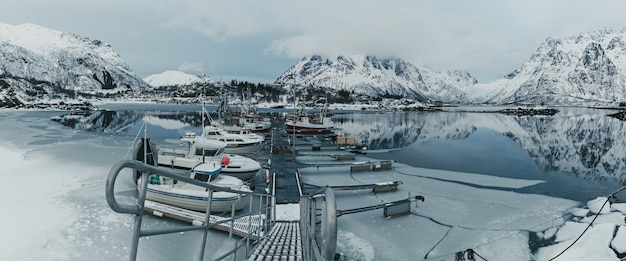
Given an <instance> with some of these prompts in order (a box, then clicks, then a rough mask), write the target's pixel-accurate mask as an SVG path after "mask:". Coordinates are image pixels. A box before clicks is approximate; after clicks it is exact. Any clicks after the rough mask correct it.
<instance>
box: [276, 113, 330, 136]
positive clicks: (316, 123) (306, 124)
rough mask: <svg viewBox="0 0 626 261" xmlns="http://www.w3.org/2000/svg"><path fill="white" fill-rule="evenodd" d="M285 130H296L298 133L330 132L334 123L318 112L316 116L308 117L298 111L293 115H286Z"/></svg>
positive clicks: (308, 115)
mask: <svg viewBox="0 0 626 261" xmlns="http://www.w3.org/2000/svg"><path fill="white" fill-rule="evenodd" d="M285 129H286V130H287V131H290V130H298V131H300V132H307V131H310V132H332V131H333V129H334V123H333V121H332V119H331V118H330V117H327V116H325V115H324V113H322V112H320V113H319V114H316V115H310V114H306V113H304V111H303V110H300V111H299V112H298V113H297V114H295V115H288V117H287V119H286V121H285Z"/></svg>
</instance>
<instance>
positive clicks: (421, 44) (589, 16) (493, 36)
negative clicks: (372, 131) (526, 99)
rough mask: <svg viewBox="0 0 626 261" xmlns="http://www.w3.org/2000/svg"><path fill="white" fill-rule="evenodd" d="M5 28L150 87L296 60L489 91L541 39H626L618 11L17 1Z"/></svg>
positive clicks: (281, 1)
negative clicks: (115, 62) (94, 56)
mask: <svg viewBox="0 0 626 261" xmlns="http://www.w3.org/2000/svg"><path fill="white" fill-rule="evenodd" d="M2 9H3V15H2V17H1V18H0V22H3V23H7V24H12V25H17V24H22V23H35V24H38V25H41V26H44V27H48V28H51V29H55V30H60V31H64V32H70V33H74V34H78V35H81V36H85V37H89V38H91V39H98V40H101V41H103V42H107V43H109V44H111V45H112V47H113V48H114V49H115V50H116V51H117V52H118V53H119V54H120V56H121V57H122V59H124V60H125V61H126V62H127V63H128V64H129V65H130V66H131V68H133V70H134V71H135V73H136V74H137V75H138V76H139V77H141V78H144V77H146V76H149V75H152V74H157V73H161V72H164V71H166V70H180V71H183V72H186V73H190V74H206V75H208V76H210V77H211V78H213V79H214V80H220V79H223V80H230V79H233V78H236V79H238V80H247V81H252V82H273V81H274V80H275V79H276V78H278V77H279V76H280V75H281V74H282V73H283V72H285V71H286V70H287V69H288V68H289V67H290V66H291V65H293V64H295V63H296V62H297V61H298V60H299V59H300V58H302V57H303V56H308V55H313V54H320V55H324V56H330V57H333V56H337V55H341V54H345V55H351V54H370V55H375V56H378V57H396V58H401V59H404V60H406V61H408V62H411V63H414V64H416V65H418V66H426V67H428V68H430V69H432V70H435V71H440V70H464V71H467V72H469V73H470V74H471V75H472V76H474V77H476V78H477V79H478V80H479V81H480V82H487V81H491V80H494V79H497V78H500V77H501V76H503V75H505V74H508V73H510V72H512V71H513V70H515V69H518V68H519V67H520V66H521V64H522V63H523V62H524V61H526V60H527V59H528V58H530V55H531V54H532V53H533V52H534V51H535V50H536V49H537V47H539V44H540V43H541V42H543V41H544V40H545V39H546V38H547V37H548V36H554V37H563V38H564V37H568V36H572V35H578V34H580V33H584V32H588V31H592V30H597V29H600V28H602V27H610V28H613V29H615V30H622V29H623V28H626V21H625V20H624V19H623V10H626V1H621V0H598V1H583V0H551V1H544V0H529V1H497V0H488V1H478V0H472V1H460V0H458V1H452V0H447V1H426V0H417V1H414V0H399V1H392V2H387V1H371V2H368V1H358V0H345V1H329V0H319V1H309V2H302V1H288V0H276V1H254V0H248V1H240V0H234V1H206V0H179V1H164V0H151V1H147V0H133V1H122V0H104V1H76V0H56V1H43V0H22V1H11V2H7V3H3V8H2Z"/></svg>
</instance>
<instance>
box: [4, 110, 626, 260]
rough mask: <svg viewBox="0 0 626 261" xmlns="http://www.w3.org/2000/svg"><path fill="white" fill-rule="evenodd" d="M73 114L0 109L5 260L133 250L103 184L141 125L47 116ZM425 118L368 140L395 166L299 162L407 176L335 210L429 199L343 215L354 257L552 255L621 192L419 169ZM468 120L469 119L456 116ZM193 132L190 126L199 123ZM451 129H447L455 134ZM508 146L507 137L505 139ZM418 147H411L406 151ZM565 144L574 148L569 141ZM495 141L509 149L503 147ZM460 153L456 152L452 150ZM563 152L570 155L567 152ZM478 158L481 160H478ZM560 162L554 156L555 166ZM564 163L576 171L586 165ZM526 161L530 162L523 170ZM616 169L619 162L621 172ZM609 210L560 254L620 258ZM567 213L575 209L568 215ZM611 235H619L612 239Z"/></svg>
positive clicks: (183, 254)
mask: <svg viewBox="0 0 626 261" xmlns="http://www.w3.org/2000/svg"><path fill="white" fill-rule="evenodd" d="M66 113H67V112H19V111H0V121H1V122H2V127H0V156H2V158H3V164H1V165H0V174H1V175H2V177H4V178H5V180H9V181H11V182H10V184H7V185H5V186H4V188H3V190H0V191H1V192H0V196H1V198H2V199H1V200H0V202H1V205H2V207H3V215H0V221H3V222H2V224H3V233H2V235H1V236H0V241H1V243H2V245H3V251H0V260H124V259H126V258H127V257H128V254H129V249H128V248H127V246H128V245H129V244H130V236H131V227H132V220H133V218H132V217H131V216H128V215H121V214H117V213H114V212H113V211H112V210H110V209H109V207H108V205H107V204H106V200H105V198H104V186H105V181H106V176H107V174H108V172H109V169H110V168H111V166H112V165H113V164H114V163H115V162H117V161H119V160H121V159H123V158H124V157H125V156H126V153H127V150H128V148H129V146H130V144H131V143H132V140H133V138H134V135H135V134H136V133H133V129H135V128H136V126H135V125H133V124H131V125H129V126H127V127H126V129H127V130H126V132H125V134H120V133H115V132H106V131H105V132H102V131H85V130H81V129H74V128H69V127H66V126H63V125H61V124H59V123H56V122H53V121H51V120H50V119H51V117H53V116H58V115H63V114H66ZM341 117H343V118H344V119H345V118H349V119H350V120H351V121H352V122H354V121H358V120H360V118H359V117H368V116H354V117H353V116H347V115H346V116H341ZM341 117H339V118H341ZM430 117H434V116H432V114H429V115H428V116H425V117H423V118H425V119H426V120H425V122H423V124H422V125H419V126H421V127H419V128H416V127H415V126H414V125H412V126H408V127H407V126H406V121H405V123H400V124H399V126H400V127H402V126H403V124H404V126H405V127H406V129H409V130H411V129H412V130H415V131H417V130H418V129H419V132H420V133H421V136H419V135H416V136H415V137H416V138H414V139H413V138H408V139H409V140H410V141H411V142H406V143H404V144H402V145H400V146H387V147H386V146H383V145H382V144H388V142H384V141H383V140H385V138H384V136H383V135H384V134H389V133H391V134H392V133H394V132H391V131H384V130H389V129H384V128H383V126H382V125H381V130H382V132H381V135H380V136H376V137H375V138H374V141H372V144H374V145H376V144H378V149H384V150H388V149H391V151H390V152H385V153H381V154H375V153H370V154H368V157H370V156H371V157H374V158H388V157H396V158H397V159H396V160H398V161H399V163H397V164H396V165H395V167H394V169H392V170H388V171H377V172H362V173H352V174H351V173H350V171H349V168H348V167H346V166H335V167H320V168H316V167H307V168H303V169H302V174H303V181H304V182H306V183H310V184H316V185H356V184H370V183H376V182H387V181H394V180H400V181H402V182H403V185H401V186H400V187H399V190H398V191H395V192H387V193H379V194H374V193H372V192H371V191H357V192H337V204H338V208H339V209H350V208H355V207H360V206H368V205H372V204H380V203H384V202H390V201H395V200H401V199H404V198H407V197H408V196H409V194H410V195H413V196H415V195H422V196H424V197H425V198H426V200H425V201H424V202H418V203H417V204H413V205H412V207H411V214H409V215H404V216H399V217H394V218H385V217H384V216H383V214H382V210H374V211H369V212H362V213H357V214H350V215H344V216H341V217H339V218H338V228H339V230H338V249H337V251H338V252H340V253H342V255H344V256H346V257H347V258H349V260H351V259H359V260H454V254H455V253H456V252H458V251H464V250H466V249H473V250H475V251H476V253H478V254H480V256H482V257H484V258H485V259H487V260H548V259H550V258H552V257H554V256H556V254H558V253H559V252H560V251H561V250H563V249H564V248H565V247H566V246H567V245H568V244H570V243H571V242H572V241H573V240H574V239H575V236H577V235H579V234H580V232H581V228H582V229H584V228H585V227H586V224H588V223H590V222H591V219H592V218H593V217H594V213H593V211H592V210H593V209H596V211H597V209H599V207H597V203H593V202H592V203H589V202H587V201H588V200H592V199H595V198H596V197H601V196H606V195H607V194H608V193H610V192H611V191H613V190H614V189H615V188H617V187H619V185H617V184H618V183H616V182H613V183H602V182H605V181H606V180H607V179H606V178H604V179H600V180H589V179H587V181H588V182H587V183H588V186H591V187H595V186H600V185H601V184H612V185H611V187H610V188H605V189H602V190H596V189H595V188H594V189H588V190H587V192H586V193H587V194H586V195H584V197H583V196H580V199H577V198H575V197H573V196H568V194H567V193H557V195H553V194H551V193H537V191H540V190H531V189H530V188H537V187H540V186H542V184H546V183H550V182H555V179H556V180H567V179H572V177H571V176H567V175H561V176H559V175H554V176H556V177H567V178H560V179H557V178H554V179H552V178H550V177H545V176H542V175H539V174H537V173H536V172H535V173H532V175H528V176H526V177H522V176H519V175H516V176H510V175H508V174H500V175H496V174H497V173H496V174H494V172H498V170H500V169H502V168H505V167H506V164H505V166H504V167H500V168H492V169H488V170H486V171H484V172H482V173H481V171H478V170H476V171H459V170H460V169H459V168H461V167H459V166H455V165H454V164H452V163H451V167H450V169H444V168H440V169H435V168H432V166H431V167H429V168H425V167H419V166H418V165H419V164H417V163H416V162H415V161H412V160H407V158H406V157H407V156H404V157H405V158H402V156H401V155H400V153H402V152H405V153H406V152H411V151H413V152H416V151H417V152H419V153H422V154H424V153H425V152H424V151H420V149H422V147H419V144H425V145H424V146H428V143H429V142H430V143H434V142H436V143H439V144H441V143H442V140H440V141H437V140H436V139H441V137H442V136H443V135H444V134H443V133H442V131H439V132H436V131H435V130H434V129H436V128H437V127H441V126H442V124H439V125H436V124H432V122H429V121H430V120H432V119H430ZM489 117H493V118H487V119H486V120H485V119H484V118H475V119H473V125H472V126H474V127H475V126H476V125H477V124H478V125H479V126H481V127H479V128H486V125H489V124H491V125H494V124H495V123H494V122H500V123H501V124H504V123H502V122H505V123H506V124H511V123H510V122H509V121H511V119H510V118H507V117H499V116H489ZM570 117H572V116H571V115H570ZM576 117H579V118H580V119H581V121H582V122H583V123H585V122H586V120H585V119H587V118H590V119H593V121H594V122H595V124H596V125H600V126H601V127H603V126H605V125H603V124H605V123H602V122H599V121H598V120H597V118H593V117H591V116H576ZM461 118H463V117H459V119H461ZM465 118H470V119H471V118H472V116H471V115H470V116H468V115H465ZM139 119H140V120H143V121H146V122H152V123H153V124H154V125H158V126H160V127H159V128H161V129H160V130H158V131H157V135H158V136H159V137H158V138H159V139H161V141H163V142H165V141H166V140H167V139H175V138H176V137H177V136H176V135H177V134H178V133H179V131H180V128H181V126H182V128H185V127H186V126H185V125H184V122H183V123H181V121H177V120H175V119H174V118H164V117H153V116H140V117H139ZM553 121H554V120H553ZM606 121H609V120H608V119H607V120H606ZM507 122H508V123H507ZM518 122H519V121H518ZM375 123H376V122H375ZM375 123H374V125H375ZM465 123H467V122H465ZM465 123H464V121H461V120H459V121H455V122H449V123H448V124H452V125H454V126H455V127H456V129H457V130H459V131H458V132H457V134H459V133H463V131H462V130H463V129H464V128H466V127H464V124H465ZM522 123H523V124H521V125H519V124H518V125H516V126H517V127H513V128H508V129H507V131H508V132H510V133H511V134H510V135H513V136H515V139H514V140H516V141H518V143H517V144H530V143H526V142H527V141H530V140H533V139H535V137H534V136H533V135H532V134H528V133H529V132H528V131H526V132H523V131H522V130H523V129H524V128H523V127H520V126H526V125H524V124H526V123H527V122H526V123H524V122H522ZM136 124H138V123H136ZM384 124H388V122H384ZM533 124H534V123H533ZM554 124H561V125H563V124H564V123H560V122H557V123H554ZM611 124H614V125H606V127H607V128H610V130H609V131H606V132H607V137H611V139H612V140H611V142H615V143H617V142H620V141H622V140H620V139H621V137H619V138H617V137H613V136H618V135H620V133H621V131H622V128H623V124H622V123H611ZM341 125H342V127H343V129H344V130H345V131H349V132H351V134H353V135H355V136H358V135H361V132H359V129H356V127H354V128H352V129H351V125H350V124H349V122H348V121H346V122H344V123H341ZM432 125H435V126H433V127H432V128H433V130H430V129H429V128H430V127H428V126H432ZM444 126H447V125H445V124H444ZM497 126H502V125H497ZM616 126H617V127H616ZM189 127H191V128H193V125H189ZM392 127H393V126H390V127H389V128H392ZM563 127H564V128H565V127H566V126H563ZM395 128H396V129H397V128H399V127H398V126H396V127H395ZM516 128H517V129H516ZM439 129H441V128H439ZM470 129H471V127H470ZM475 129H476V128H475ZM496 129H497V128H496ZM535 130H536V129H535ZM483 131H485V132H486V133H487V136H488V135H493V133H491V132H495V131H494V128H491V129H489V130H483ZM540 131H544V129H540ZM531 132H532V131H531ZM371 133H372V132H371V129H370V134H368V135H370V136H371V135H372V134H371ZM498 133H499V132H498ZM435 134H437V135H435ZM483 134H484V133H483ZM411 135H413V134H407V135H405V136H403V137H402V138H401V139H407V137H408V136H411ZM446 135H451V134H450V132H448V134H446ZM471 135H478V136H476V137H473V138H472V139H460V140H459V142H460V141H462V142H478V143H480V142H482V139H486V138H485V135H482V136H481V132H480V131H479V132H472V134H470V136H471ZM461 136H463V135H461ZM426 137H430V138H426ZM466 137H467V136H466ZM544 137H545V135H544ZM557 137H562V135H553V136H551V138H550V137H545V138H544V139H543V140H542V142H553V141H555V140H557V139H559V138H557ZM602 137H604V136H602ZM481 138H482V139H481ZM391 140H392V141H393V139H391ZM396 140H398V138H396ZM600 140H604V139H603V138H601V139H600ZM376 142H379V143H376ZM450 142H451V141H450ZM502 142H505V143H506V142H509V141H507V140H502V141H500V143H502ZM413 144H417V145H413ZM541 144H543V143H541V142H540V143H539V145H537V146H538V147H537V148H534V149H536V151H533V152H532V153H530V154H524V153H522V152H520V151H517V150H513V153H512V154H511V153H509V154H508V155H517V154H518V153H520V154H522V156H525V157H523V158H522V157H517V156H515V157H512V158H513V160H512V162H516V159H518V158H521V160H523V161H530V162H536V161H535V160H534V158H533V157H535V156H536V155H535V154H536V153H535V152H537V151H543V147H541V146H543V145H541ZM572 144H576V142H572ZM621 144H623V143H621ZM504 145H505V146H504V148H513V147H514V146H513V145H514V144H504ZM411 146H416V148H415V149H411ZM454 146H458V144H457V145H454ZM507 146H509V147H507ZM529 146H530V145H529ZM567 146H569V145H564V147H567ZM607 146H608V145H607ZM374 147H376V146H374ZM493 147H494V149H496V148H500V149H502V147H498V146H493ZM622 147H623V146H622ZM433 148H434V147H433ZM457 148H458V147H457ZM607 148H608V149H607V150H606V151H608V152H607V153H608V154H611V153H613V154H615V155H610V157H613V158H619V157H622V158H623V154H622V155H619V154H618V150H617V148H614V147H613V146H609V147H607ZM458 151H459V149H457V150H455V151H451V153H458ZM506 151H507V150H505V152H506ZM508 151H511V150H508ZM579 151H581V150H580V149H579ZM417 152H416V153H417ZM394 153H396V154H394ZM437 153H441V152H434V153H433V154H432V155H434V156H433V157H435V158H436V157H441V156H438V155H439V154H437ZM497 153H503V152H502V151H497ZM561 153H564V154H567V153H569V152H568V151H567V150H561ZM607 153H605V154H607ZM405 155H406V154H405ZM416 155H417V154H416ZM441 155H444V154H441ZM529 155H530V156H529ZM559 155H560V154H559ZM603 155H604V154H603ZM476 157H477V158H478V159H479V160H484V159H480V156H478V155H477V156H476ZM608 157H609V156H606V158H608ZM408 159H410V157H409V158H408ZM563 159H564V158H559V159H556V161H555V162H558V161H559V160H561V161H563ZM434 160H441V159H433V161H434ZM303 161H308V162H309V163H312V162H315V161H316V159H311V158H308V159H307V158H304V159H303ZM429 162H430V161H429ZM560 163H561V164H566V165H568V166H570V167H572V168H576V167H579V166H580V165H585V164H586V163H575V162H574V163H571V162H570V163H566V162H560ZM440 165H443V164H440ZM537 165H539V166H541V164H537ZM520 166H521V165H520ZM519 168H520V169H530V168H529V167H526V166H522V167H519ZM536 168H537V169H543V167H536ZM620 168H621V167H620ZM619 170H620V169H619V168H618V172H619ZM468 172H473V173H468ZM595 173H596V175H598V176H603V175H605V174H604V172H601V171H597V172H595ZM621 175H623V173H622V174H621ZM607 176H608V175H607ZM602 180H604V181H602ZM582 183H584V182H581V181H580V180H577V183H576V184H578V185H576V186H581V185H580V184H582ZM598 184H600V185H598ZM133 185H134V184H133V183H132V181H130V180H128V181H127V182H126V183H125V186H124V184H122V187H121V188H120V189H121V190H120V191H119V193H120V194H121V195H128V196H132V195H133V192H134V186H133ZM551 186H552V185H551ZM548 188H550V187H548ZM607 191H608V192H607ZM583 198H584V199H583ZM600 202H603V201H602V200H600ZM588 206H590V207H588ZM591 206H592V207H591ZM590 209H591V210H590ZM585 210H586V211H585ZM576 211H578V212H576ZM603 211H606V213H603V212H602V211H600V212H601V213H602V214H601V215H600V216H599V217H598V218H597V220H596V221H595V222H594V226H593V227H592V228H591V229H589V231H588V232H587V233H586V234H585V236H584V237H582V238H581V240H579V241H578V242H577V243H576V245H575V246H574V247H572V248H571V250H568V251H567V252H566V253H565V254H563V255H562V256H560V257H559V258H558V259H557V260H619V258H618V257H617V255H616V254H615V253H614V251H613V250H611V248H610V247H613V249H622V251H625V250H626V246H623V243H621V242H625V241H626V240H624V239H623V238H624V237H626V235H625V234H626V230H625V229H623V227H624V214H623V211H624V207H623V205H620V204H610V205H609V206H605V207H604V208H603ZM570 213H576V215H569V214H570ZM581 213H583V214H581ZM563 217H565V219H564V218H563ZM149 223H150V225H151V226H179V225H183V224H182V223H179V222H176V221H171V220H167V219H159V218H149ZM614 232H617V233H616V234H615V235H616V239H615V240H614V239H613V236H614V235H613V234H614ZM198 234H199V233H192V232H187V233H181V234H173V235H168V236H165V237H150V238H148V239H142V241H141V243H140V252H139V254H140V255H139V259H140V260H175V259H187V258H191V257H190V256H189V255H192V254H190V253H197V251H196V247H197V246H198V245H199V242H198V239H199V237H198ZM544 239H545V240H544ZM209 241H210V243H209V244H210V245H211V246H212V247H211V249H213V251H209V252H211V253H213V254H214V256H217V255H219V254H220V251H222V250H223V249H230V247H231V246H232V242H234V241H233V240H229V239H228V235H227V234H226V233H223V232H217V231H216V232H212V233H211V235H210V239H209ZM533 242H539V243H541V242H548V243H546V244H549V245H550V246H547V247H540V246H536V245H533Z"/></svg>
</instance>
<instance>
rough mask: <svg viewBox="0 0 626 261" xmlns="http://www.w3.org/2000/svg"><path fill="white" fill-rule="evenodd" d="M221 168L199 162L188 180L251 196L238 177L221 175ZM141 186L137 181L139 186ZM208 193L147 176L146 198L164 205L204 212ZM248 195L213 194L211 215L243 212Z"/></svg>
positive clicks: (180, 183) (195, 187) (220, 192)
mask: <svg viewBox="0 0 626 261" xmlns="http://www.w3.org/2000/svg"><path fill="white" fill-rule="evenodd" d="M221 169H222V167H221V166H220V164H215V163H200V164H198V165H196V166H195V167H194V168H193V169H192V170H191V174H190V177H191V178H192V179H195V180H199V181H202V182H206V183H208V184H211V185H214V186H218V187H223V188H228V189H230V190H236V191H241V192H247V193H250V192H252V190H251V189H250V188H249V187H248V186H247V185H245V184H244V183H243V181H241V180H240V179H238V178H235V177H231V176H225V175H220V174H219V173H220V171H221ZM140 185H141V182H139V184H138V186H140ZM208 197H209V192H208V191H207V189H206V188H204V187H201V186H197V185H194V184H189V183H185V182H181V181H176V180H173V179H170V178H166V177H163V176H158V175H151V176H150V177H148V185H147V193H146V199H148V200H152V201H155V202H160V203H163V204H167V205H171V206H176V207H181V208H186V209H190V210H195V211H202V212H205V211H206V208H207V206H208V200H209V198H208ZM248 197H249V194H239V193H234V192H225V191H214V192H213V195H212V197H211V212H227V211H231V209H232V207H233V206H234V208H235V210H240V209H242V208H243V207H244V206H245V205H246V204H247V202H248V200H246V199H247V198H248Z"/></svg>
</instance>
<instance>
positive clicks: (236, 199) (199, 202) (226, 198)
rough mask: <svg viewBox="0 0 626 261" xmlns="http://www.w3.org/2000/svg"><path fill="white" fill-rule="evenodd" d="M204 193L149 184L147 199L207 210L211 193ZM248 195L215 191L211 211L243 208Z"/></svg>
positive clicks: (197, 209)
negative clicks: (176, 190) (184, 192)
mask: <svg viewBox="0 0 626 261" xmlns="http://www.w3.org/2000/svg"><path fill="white" fill-rule="evenodd" d="M203 194H204V195H190V194H183V193H178V192H174V191H172V190H170V189H167V188H164V186H163V185H148V191H147V193H146V199H148V200H152V201H155V202H159V203H163V204H167V205H171V206H176V207H180V208H185V209H189V210H194V211H201V212H205V211H206V208H207V206H208V196H209V193H208V192H205V193H203ZM248 197H249V195H243V196H238V195H237V194H234V193H230V192H221V191H220V192H213V197H212V201H211V212H227V211H231V209H232V207H233V206H234V207H235V210H241V209H243V208H244V207H245V206H246V205H247V203H248V200H247V199H248Z"/></svg>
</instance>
